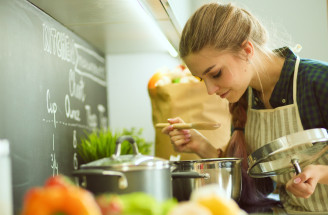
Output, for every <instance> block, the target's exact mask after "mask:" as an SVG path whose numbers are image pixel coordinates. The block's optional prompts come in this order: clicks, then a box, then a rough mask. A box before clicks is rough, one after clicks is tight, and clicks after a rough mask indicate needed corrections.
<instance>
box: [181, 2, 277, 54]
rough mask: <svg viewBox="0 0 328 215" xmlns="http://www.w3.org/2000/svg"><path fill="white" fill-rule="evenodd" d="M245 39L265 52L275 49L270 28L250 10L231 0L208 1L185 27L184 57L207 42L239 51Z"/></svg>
mask: <svg viewBox="0 0 328 215" xmlns="http://www.w3.org/2000/svg"><path fill="white" fill-rule="evenodd" d="M245 41H251V42H252V43H253V45H254V48H255V49H257V50H259V51H260V52H262V53H264V54H265V53H267V52H271V51H270V49H268V48H267V42H268V33H267V30H266V29H265V28H264V27H263V25H262V24H261V23H260V22H259V20H258V19H256V18H255V16H253V15H252V14H251V13H250V12H248V11H246V10H244V9H242V8H239V7H237V6H235V5H233V4H231V3H229V4H217V3H210V4H205V5H203V6H202V7H201V8H199V9H198V10H197V11H196V12H195V13H194V14H193V15H192V16H191V17H190V18H189V20H188V21H187V23H186V25H185V27H184V29H183V31H182V36H181V39H180V45H179V52H180V57H181V58H182V59H183V58H184V57H186V56H188V55H189V54H191V53H197V52H198V51H200V50H201V49H202V48H204V47H205V46H211V47H214V48H216V49H217V50H219V51H230V52H233V53H237V52H238V51H240V50H241V49H242V44H243V43H244V42H245ZM266 55H267V54H266Z"/></svg>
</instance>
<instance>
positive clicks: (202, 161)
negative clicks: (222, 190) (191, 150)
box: [171, 157, 242, 164]
mask: <svg viewBox="0 0 328 215" xmlns="http://www.w3.org/2000/svg"><path fill="white" fill-rule="evenodd" d="M238 161H242V158H235V157H229V158H206V159H199V160H182V161H171V163H172V164H180V163H205V162H238Z"/></svg>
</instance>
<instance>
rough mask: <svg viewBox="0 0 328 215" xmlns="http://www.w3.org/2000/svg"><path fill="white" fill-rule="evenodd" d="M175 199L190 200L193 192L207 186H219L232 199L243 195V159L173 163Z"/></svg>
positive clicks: (237, 198)
mask: <svg viewBox="0 0 328 215" xmlns="http://www.w3.org/2000/svg"><path fill="white" fill-rule="evenodd" d="M172 167H173V171H172V186H173V197H175V198H176V199H177V200H178V201H186V200H189V198H190V195H191V192H192V191H193V190H195V189H197V188H199V187H202V186H204V185H207V184H217V185H218V186H219V187H220V188H221V189H223V190H225V192H226V193H227V194H228V196H230V197H231V198H232V199H234V200H236V201H238V200H239V198H240V194H241V183H242V177H241V159H240V158H215V159H200V160H188V161H174V162H172Z"/></svg>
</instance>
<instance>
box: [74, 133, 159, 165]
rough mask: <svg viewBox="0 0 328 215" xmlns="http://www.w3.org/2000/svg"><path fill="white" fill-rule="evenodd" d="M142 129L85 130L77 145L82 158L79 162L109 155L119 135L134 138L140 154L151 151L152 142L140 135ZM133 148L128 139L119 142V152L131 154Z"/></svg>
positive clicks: (112, 151) (113, 149)
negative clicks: (88, 131)
mask: <svg viewBox="0 0 328 215" xmlns="http://www.w3.org/2000/svg"><path fill="white" fill-rule="evenodd" d="M142 132H143V129H142V128H140V129H136V128H131V129H123V131H120V132H113V131H112V130H111V129H108V130H100V131H93V132H91V133H87V132H85V137H82V138H81V144H79V145H78V147H77V151H78V154H79V156H80V158H81V159H82V161H81V162H80V163H88V162H91V161H94V160H98V159H100V158H104V157H110V156H111V155H112V154H113V153H114V151H115V146H116V140H117V138H119V137H120V136H123V135H129V136H131V137H133V138H134V140H135V141H136V143H137V146H138V150H139V152H140V153H141V154H144V155H147V154H150V152H151V146H152V144H153V143H151V142H147V141H146V140H145V139H144V138H143V137H142ZM132 153H133V150H132V147H131V144H130V143H129V142H128V141H124V142H122V143H121V154H122V155H124V154H132Z"/></svg>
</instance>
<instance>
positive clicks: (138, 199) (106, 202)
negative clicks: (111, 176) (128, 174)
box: [97, 192, 178, 215]
mask: <svg viewBox="0 0 328 215" xmlns="http://www.w3.org/2000/svg"><path fill="white" fill-rule="evenodd" d="M97 202H98V204H100V207H101V208H103V209H104V208H110V206H112V205H113V204H117V203H118V202H119V203H120V204H121V215H167V214H168V212H169V211H170V210H171V209H172V208H173V207H174V206H176V205H177V204H178V201H177V200H176V199H174V198H172V199H168V200H166V201H163V202H160V201H157V200H156V199H155V198H154V197H152V196H151V195H149V194H147V193H143V192H133V193H127V194H121V195H117V194H110V193H106V194H102V195H100V196H97ZM109 212H110V211H109Z"/></svg>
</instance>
